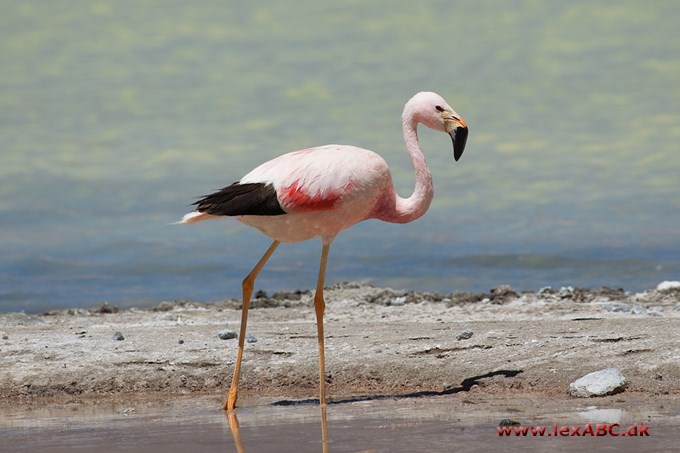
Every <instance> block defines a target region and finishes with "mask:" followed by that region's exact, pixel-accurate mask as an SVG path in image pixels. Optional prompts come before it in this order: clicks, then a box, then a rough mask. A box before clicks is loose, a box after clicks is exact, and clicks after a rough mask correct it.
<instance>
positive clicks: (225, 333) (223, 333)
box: [217, 329, 238, 340]
mask: <svg viewBox="0 0 680 453" xmlns="http://www.w3.org/2000/svg"><path fill="white" fill-rule="evenodd" d="M217 336H218V337H220V339H221V340H231V339H233V338H237V337H238V335H236V332H235V331H233V330H231V329H224V330H220V331H219V333H218V334H217Z"/></svg>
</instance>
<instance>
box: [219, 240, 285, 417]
mask: <svg viewBox="0 0 680 453" xmlns="http://www.w3.org/2000/svg"><path fill="white" fill-rule="evenodd" d="M279 244H280V242H279V241H274V242H272V245H270V246H269V248H268V249H267V251H266V252H265V253H264V255H262V258H260V261H258V263H257V264H256V265H255V267H254V268H253V270H252V271H250V274H248V276H247V277H246V278H244V279H243V304H242V306H241V331H240V333H239V336H238V354H237V356H236V365H235V366H234V377H233V378H232V380H231V387H229V395H228V396H227V400H226V401H225V402H224V410H226V411H233V410H234V406H235V405H236V399H237V398H238V378H239V375H240V374H241V359H243V344H244V342H245V340H246V324H247V322H248V305H249V304H250V296H251V295H252V294H253V287H254V285H255V279H256V278H257V274H259V273H260V271H261V270H262V268H263V267H264V265H265V264H266V263H267V260H269V258H270V257H271V256H272V254H273V253H274V251H275V250H276V247H278V246H279Z"/></svg>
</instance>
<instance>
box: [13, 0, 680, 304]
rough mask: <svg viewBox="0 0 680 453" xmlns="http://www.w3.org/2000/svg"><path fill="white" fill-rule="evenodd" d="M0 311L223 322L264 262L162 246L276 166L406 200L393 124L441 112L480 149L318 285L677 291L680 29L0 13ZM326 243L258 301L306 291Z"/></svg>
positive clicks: (536, 11) (444, 141) (269, 279)
mask: <svg viewBox="0 0 680 453" xmlns="http://www.w3.org/2000/svg"><path fill="white" fill-rule="evenodd" d="M6 3H7V4H5V5H4V6H3V14H2V16H1V17H0V62H1V64H0V106H1V108H0V137H2V149H1V150H0V231H1V232H2V235H0V311H9V310H20V309H24V310H27V311H40V310H44V309H47V308H53V307H64V306H73V305H76V306H83V305H94V304H99V303H101V302H102V301H108V302H112V303H116V304H134V305H144V304H149V303H156V302H158V301H160V300H165V299H198V300H215V299H220V298H224V297H235V296H238V294H239V287H240V280H241V279H242V278H243V276H244V275H245V274H246V273H247V272H248V271H249V269H250V267H251V266H252V265H253V264H254V263H255V262H256V261H257V258H258V256H259V255H260V254H261V253H263V251H264V250H265V249H266V247H267V240H266V239H263V238H262V237H260V235H259V234H258V233H256V232H252V231H249V230H247V229H246V228H244V227H242V226H240V225H238V224H236V222H231V221H224V222H214V223H213V224H207V225H196V226H193V227H186V226H168V223H169V222H172V221H174V220H177V219H179V218H180V217H181V216H182V214H184V213H185V212H186V211H187V210H188V209H189V204H190V203H191V202H192V201H194V200H195V199H196V197H198V196H200V195H202V194H205V193H208V192H210V191H212V190H213V189H217V188H219V187H222V186H224V185H227V184H229V183H231V182H233V181H235V180H237V179H238V178H239V177H240V176H241V175H243V174H245V173H246V172H247V171H249V170H250V169H251V168H253V167H254V166H256V165H257V164H259V163H260V162H262V161H264V160H267V159H269V158H272V157H274V156H276V155H278V154H280V153H282V152H286V151H289V150H293V149H299V148H304V147H308V146H312V145H319V144H324V143H347V144H354V145H359V146H363V147H366V148H369V149H373V150H376V151H378V152H380V153H381V154H383V155H384V156H385V157H386V159H387V161H388V162H389V163H390V165H391V167H392V168H393V172H394V176H395V181H396V184H397V188H398V189H399V191H400V193H401V194H402V195H407V194H408V193H409V192H410V190H412V185H413V176H412V171H411V169H410V166H409V163H408V161H407V159H406V155H405V153H404V151H403V144H402V139H401V133H400V130H399V127H400V118H399V115H400V112H401V108H402V106H403V104H404V102H405V101H406V100H407V99H408V97H410V96H411V95H412V94H413V93H415V92H416V91H419V90H423V89H428V90H435V91H438V92H440V93H441V94H443V95H444V96H445V97H446V98H447V99H448V101H449V102H450V104H452V105H453V106H454V107H455V108H456V109H457V110H458V112H459V113H461V114H462V115H463V116H464V117H465V118H466V120H467V122H468V123H469V124H470V137H469V140H468V147H467V149H466V151H465V154H464V156H463V158H462V159H461V161H460V162H458V163H456V164H455V165H454V163H453V162H452V156H451V150H450V143H449V141H448V137H445V136H440V135H438V134H435V133H431V132H429V131H423V132H422V133H421V134H420V135H421V141H422V145H423V148H424V150H425V153H426V155H427V158H428V162H429V163H430V166H431V167H432V169H433V174H434V181H435V188H436V198H435V201H434V203H433V205H432V207H431V209H430V212H429V213H428V214H427V215H426V216H425V217H424V218H423V219H421V220H419V221H418V222H415V223H413V224H411V225H385V224H379V223H377V222H367V223H366V224H363V225H360V226H357V227H355V229H353V230H351V231H347V232H345V233H344V234H342V235H341V237H339V238H338V240H337V241H336V243H335V245H334V247H333V249H332V256H331V261H330V265H329V277H328V281H329V283H331V282H333V281H341V280H367V281H371V282H374V283H376V284H378V285H390V286H394V287H402V288H415V289H427V290H438V291H444V292H446V291H451V290H488V289H489V288H491V287H495V286H497V285H499V284H503V283H505V284H510V285H512V286H514V287H516V288H518V289H538V288H541V287H543V286H546V285H552V286H563V285H572V286H586V287H597V286H603V285H606V286H612V287H625V288H626V289H629V290H633V291H637V290H642V289H647V288H651V287H654V286H655V285H656V284H657V283H658V282H660V281H663V280H668V279H677V278H678V276H679V275H680V245H679V244H680V196H678V195H680V194H679V192H680V179H679V178H678V176H677V175H678V174H680V154H678V152H677V142H678V137H680V126H678V125H679V124H680V111H679V109H678V106H680V85H679V84H678V83H677V80H678V77H679V76H680V30H678V28H677V24H676V22H677V21H676V20H675V19H676V18H677V17H678V15H679V14H680V4H678V3H677V2H674V1H660V0H658V1H652V2H647V3H645V4H642V3H640V2H636V1H632V0H631V1H621V2H616V4H615V5H612V4H595V3H593V2H590V1H585V0H578V1H572V2H531V1H525V2H520V3H519V4H518V3H516V2H513V3H509V2H503V1H495V2H483V3H479V2H466V3H456V4H455V5H454V4H452V3H451V2H448V1H433V2H420V3H414V2H407V1H399V2H393V1H390V2H385V1H383V2H349V3H347V2H345V3H343V4H342V5H336V4H319V3H318V2H312V1H296V2H292V3H291V2H286V3H285V4H284V3H280V2H274V1H271V0H263V1H260V2H257V3H247V4H246V3H244V4H240V5H229V6H228V7H227V6H226V5H224V4H221V3H219V2H216V3H213V2H202V3H200V4H195V3H187V2H182V1H179V0H176V1H166V2H163V5H162V6H161V5H159V4H156V3H154V2H139V1H135V2H132V1H127V0H122V1H115V2H114V1H104V0H102V1H97V2H91V1H81V0H77V1H70V2H43V1H40V0H27V1H22V2H6ZM319 249H320V246H319V244H318V243H317V242H312V243H309V244H300V245H295V246H288V247H284V248H282V249H281V250H280V251H279V252H277V253H278V255H277V256H275V257H274V259H273V261H272V263H271V265H270V266H269V267H268V269H267V270H266V271H265V272H263V274H262V276H261V279H260V281H259V284H258V287H261V288H263V289H266V290H268V291H270V292H271V291H276V290H286V289H296V288H309V287H313V286H314V281H315V274H316V267H317V264H316V263H317V261H318V255H319V253H320V250H319Z"/></svg>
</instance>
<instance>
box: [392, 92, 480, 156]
mask: <svg viewBox="0 0 680 453" xmlns="http://www.w3.org/2000/svg"><path fill="white" fill-rule="evenodd" d="M408 117H411V118H413V119H414V120H415V121H417V122H419V123H422V124H424V125H425V126H427V127H429V128H430V129H434V130H436V131H440V132H446V133H447V134H449V135H450V136H451V141H452V143H453V158H454V159H455V160H456V161H458V159H460V156H462V155H463V150H465V143H466V142H467V136H468V126H467V123H466V122H465V120H464V119H463V118H462V117H461V116H460V115H459V114H458V113H456V111H455V110H453V108H451V106H450V105H449V104H448V103H447V102H446V101H445V100H444V98H443V97H441V96H440V95H438V94H437V93H432V92H427V91H423V92H420V93H418V94H416V95H415V96H413V97H412V98H411V100H409V101H408V102H407V103H406V107H404V115H403V118H404V120H406V119H407V118H408Z"/></svg>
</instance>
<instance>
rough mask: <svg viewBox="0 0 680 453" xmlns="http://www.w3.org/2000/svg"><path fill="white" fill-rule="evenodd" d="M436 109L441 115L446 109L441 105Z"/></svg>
mask: <svg viewBox="0 0 680 453" xmlns="http://www.w3.org/2000/svg"><path fill="white" fill-rule="evenodd" d="M434 109H435V110H436V111H438V112H439V113H441V112H443V111H444V109H443V108H442V106H441V105H436V106H435V107H434Z"/></svg>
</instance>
